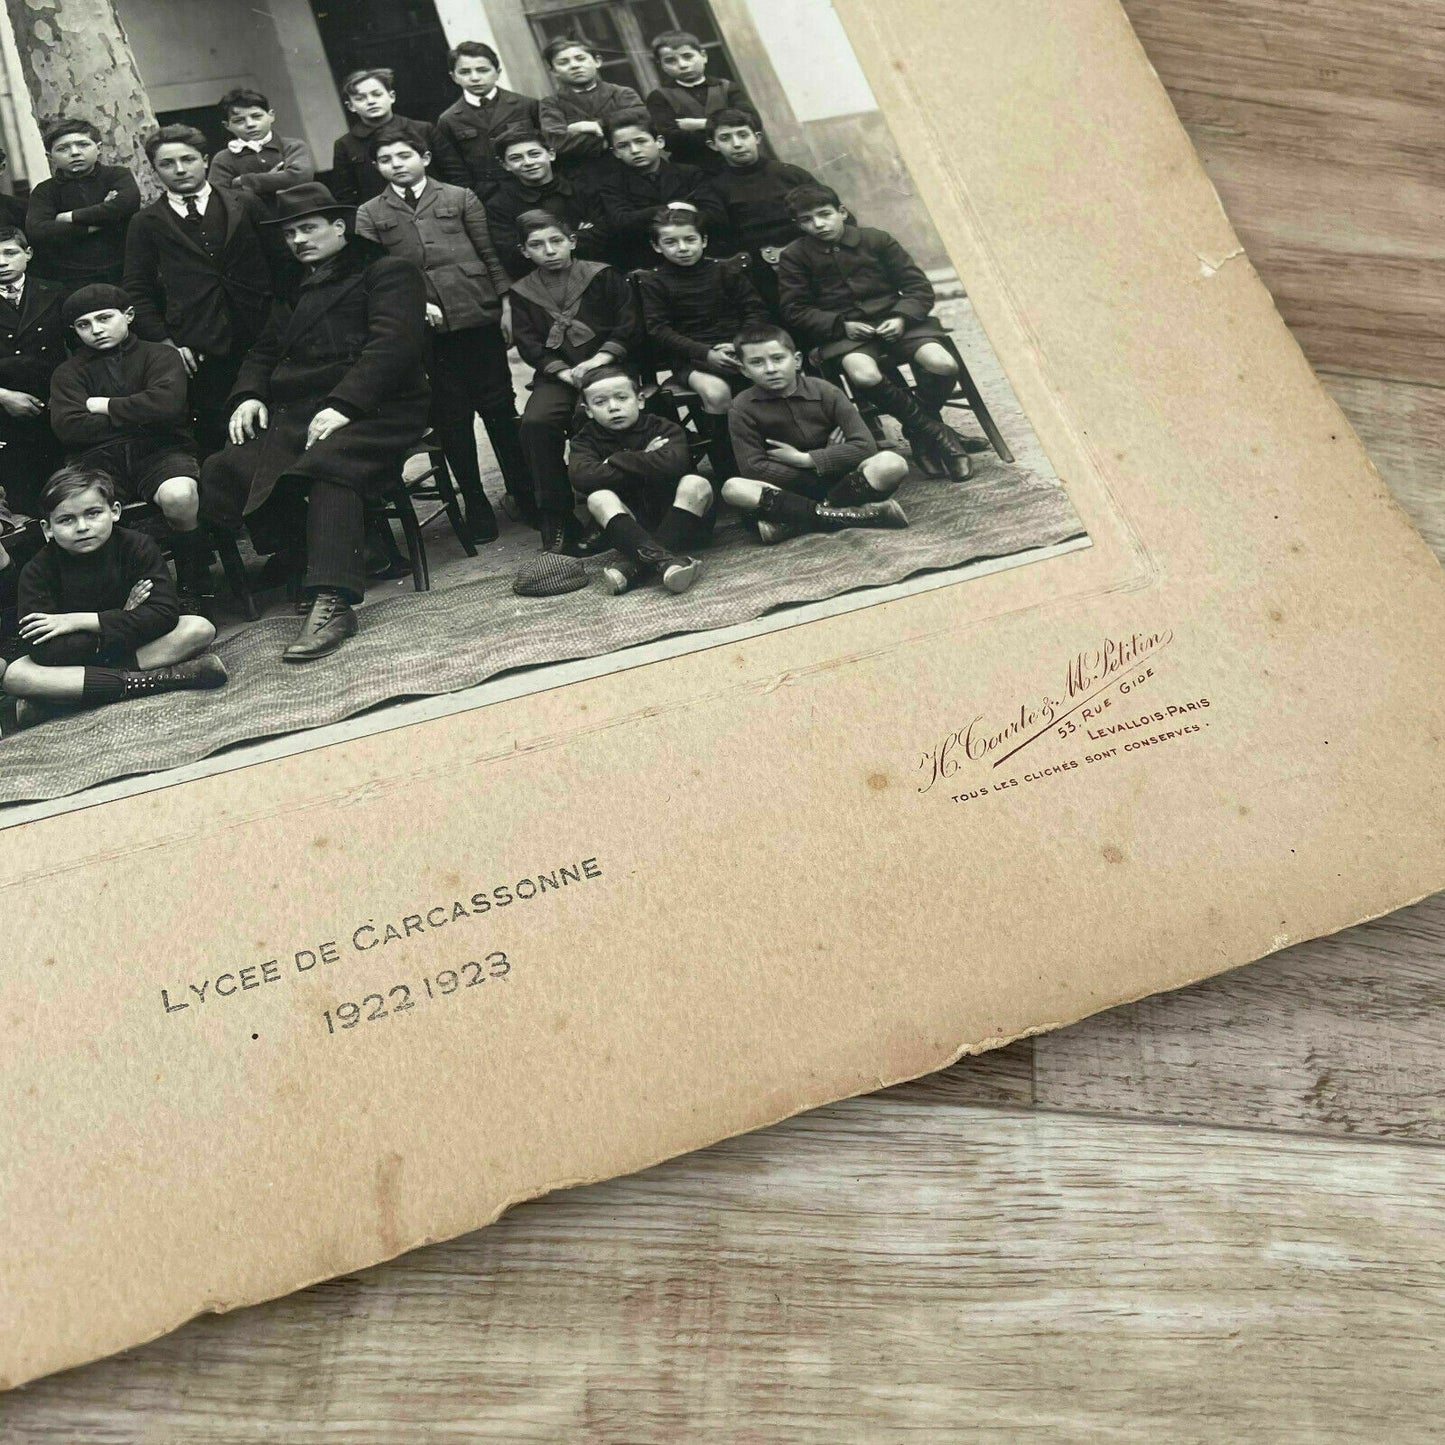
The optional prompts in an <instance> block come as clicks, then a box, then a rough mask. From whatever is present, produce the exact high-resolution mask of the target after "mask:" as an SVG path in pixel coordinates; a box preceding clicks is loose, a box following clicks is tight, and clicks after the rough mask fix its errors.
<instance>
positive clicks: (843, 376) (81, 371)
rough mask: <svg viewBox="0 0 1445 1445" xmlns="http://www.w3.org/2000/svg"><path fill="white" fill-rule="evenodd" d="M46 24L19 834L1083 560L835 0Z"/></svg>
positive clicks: (143, 1)
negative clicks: (899, 600) (421, 712)
mask: <svg viewBox="0 0 1445 1445" xmlns="http://www.w3.org/2000/svg"><path fill="white" fill-rule="evenodd" d="M66 8H67V3H66V0H59V3H58V5H57V6H56V7H54V9H55V14H54V15H53V16H52V17H51V21H50V22H40V21H33V20H31V19H30V18H28V11H27V9H26V7H25V6H17V5H9V6H6V7H3V8H0V32H3V33H0V58H3V74H0V86H3V94H0V144H3V149H4V157H3V159H4V162H5V169H4V171H3V174H0V188H3V194H0V488H3V493H0V668H3V672H0V689H3V695H0V826H6V825H7V824H8V823H9V822H13V821H21V820H23V819H24V818H25V817H29V816H34V815H35V806H36V805H40V804H48V805H49V808H48V810H49V811H56V810H58V809H60V808H63V807H70V806H82V805H86V804H87V803H90V802H94V801H101V800H103V798H104V797H105V796H112V795H114V790H115V788H116V787H117V786H120V785H122V784H124V785H125V786H126V787H128V788H129V790H131V791H135V790H137V789H139V788H142V787H154V786H165V785H167V784H169V783H170V782H174V781H179V780H180V779H182V778H184V777H193V776H196V775H198V769H200V770H201V771H220V770H222V769H225V768H230V767H239V766H245V765H248V764H251V763H254V762H257V761H261V760H264V758H266V757H268V756H274V755H275V754H276V750H277V748H278V746H280V745H281V744H280V743H279V742H278V740H285V744H284V746H285V748H286V750H290V751H294V750H296V747H297V746H298V745H302V746H315V745H322V744H324V743H327V742H331V741H335V740H336V739H337V738H338V737H339V736H343V735H345V736H354V735H356V734H357V733H358V732H365V731H378V730H382V729H385V728H390V727H396V726H401V725H405V724H406V723H407V722H408V721H409V720H411V719H412V718H413V717H414V716H415V713H414V711H410V712H409V711H408V707H409V706H411V705H414V704H415V703H416V701H417V700H418V699H437V698H446V699H447V708H448V710H456V709H459V708H464V707H477V706H484V705H485V704H486V703H488V702H490V701H493V700H495V699H496V698H497V697H499V696H516V695H517V694H518V693H519V692H526V691H534V690H538V689H541V688H547V687H553V686H558V685H563V684H565V683H566V682H568V681H570V680H572V679H574V678H575V677H578V676H582V675H596V674H597V673H598V672H599V671H610V670H615V669H620V668H627V667H631V666H636V665H639V664H641V663H645V662H647V661H650V660H652V659H654V658H656V657H658V656H665V655H675V654H676V653H677V652H679V651H688V650H692V649H696V648H706V647H708V646H712V645H715V644H716V643H717V642H719V641H724V640H732V639H733V638H735V637H737V636H740V635H748V634H749V633H756V632H761V631H767V630H772V629H775V628H781V627H788V626H793V625H796V624H798V623H800V622H805V621H808V620H810V619H812V618H815V617H819V616H825V615H831V614H834V613H837V612H839V611H844V610H849V609H851V608H855V607H863V606H870V605H874V604H875V603H877V602H880V601H883V600H886V599H888V598H889V597H895V596H899V595H902V594H903V593H905V592H908V591H916V590H920V589H922V588H924V587H935V586H953V585H966V584H967V582H968V580H969V579H970V578H971V577H974V576H978V575H981V574H983V573H986V572H994V571H998V570H1000V569H1001V568H1005V567H1013V566H1019V565H1024V564H1028V563H1033V562H1040V561H1046V560H1047V559H1050V558H1053V557H1057V556H1059V555H1061V554H1062V553H1065V552H1068V551H1072V550H1075V549H1077V548H1080V547H1086V546H1088V545H1089V539H1088V536H1087V535H1086V533H1085V530H1084V527H1083V525H1082V523H1081V522H1080V520H1079V517H1078V515H1077V513H1076V512H1075V509H1074V507H1073V505H1072V503H1071V501H1070V499H1069V496H1068V494H1067V491H1066V488H1065V487H1064V486H1063V485H1062V484H1061V482H1060V480H1059V478H1058V477H1057V476H1056V475H1055V473H1054V471H1053V470H1052V468H1051V467H1050V465H1049V463H1048V460H1047V459H1046V457H1045V456H1044V454H1043V451H1042V449H1041V447H1040V446H1039V443H1038V441H1037V439H1036V437H1035V435H1034V433H1033V430H1032V428H1031V426H1030V424H1029V421H1028V418H1027V417H1026V416H1025V415H1024V414H1023V412H1022V410H1021V409H1020V407H1019V404H1018V402H1017V400H1016V398H1015V396H1014V394H1013V392H1012V390H1011V388H1010V386H1009V383H1008V381H1007V378H1006V377H1005V375H1004V372H1003V370H1002V368H1001V366H1000V365H999V362H998V360H997V358H996V357H995V355H994V353H993V351H992V349H991V348H990V346H989V343H988V341H987V338H986V337H985V335H984V333H983V331H982V329H981V327H980V326H979V324H978V322H977V320H976V319H975V316H974V314H973V310H972V308H971V306H970V303H969V299H968V294H967V290H966V287H965V285H964V282H963V280H962V279H961V278H960V276H959V275H958V274H957V272H956V271H955V269H954V267H953V265H952V263H951V261H950V258H949V256H948V255H947V253H946V251H945V249H944V247H943V244H942V242H941V240H940V238H939V236H938V233H937V231H936V230H935V228H934V226H933V224H932V222H931V221H930V219H929V216H928V213H927V210H926V208H925V207H924V205H923V204H922V202H921V201H920V200H919V198H918V196H917V195H916V193H915V190H914V187H913V184H912V182H911V180H910V177H909V173H908V167H907V157H905V156H901V155H900V154H899V153H898V150H897V147H896V146H895V144H894V142H893V139H892V137H891V135H890V133H889V130H888V127H887V124H886V122H885V121H884V119H883V117H882V115H881V114H880V112H879V109H878V105H877V102H876V101H875V99H874V97H873V95H872V92H871V91H870V89H869V86H868V83H867V80H866V78H865V76H864V74H863V71H862V69H861V68H860V66H859V64H858V60H857V57H856V56H855V54H854V52H853V50H852V48H851V46H850V43H849V41H848V38H847V34H846V32H845V30H844V28H843V25H842V23H841V22H840V20H839V19H838V17H837V15H836V14H835V13H834V11H833V9H832V7H831V5H830V4H829V3H828V0H713V3H708V0H602V3H598V0H407V3H395V0H345V3H341V0H330V3H328V0H309V3H308V0H257V3H255V4H249V5H244V6H242V5H237V4H234V3H232V0H110V3H109V4H103V5H100V6H97V5H95V4H94V3H87V4H86V5H85V6H84V7H83V10H84V20H83V22H82V19H81V16H80V9H81V7H79V6H77V15H76V17H75V19H76V24H74V25H73V26H67V25H66V24H65V23H64V21H65V13H64V12H65V11H66ZM97 11H99V12H100V13H101V15H102V21H103V23H102V25H101V26H100V27H99V28H97V26H96V25H95V15H96V13H97ZM579 669H580V670H579ZM339 728H344V732H339V731H338V729H339ZM106 788H109V789H110V790H111V791H110V793H107V792H106V791H105V789H106ZM26 805H28V806H26Z"/></svg>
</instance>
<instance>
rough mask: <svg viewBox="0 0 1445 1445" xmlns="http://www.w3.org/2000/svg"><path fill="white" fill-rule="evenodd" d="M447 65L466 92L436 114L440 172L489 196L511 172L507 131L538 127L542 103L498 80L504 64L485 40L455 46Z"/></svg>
mask: <svg viewBox="0 0 1445 1445" xmlns="http://www.w3.org/2000/svg"><path fill="white" fill-rule="evenodd" d="M447 68H448V69H449V70H450V71H451V76H452V79H453V80H454V81H455V82H456V84H457V86H458V88H459V89H460V90H461V92H462V93H461V96H460V98H459V99H458V100H456V101H455V102H454V103H453V104H452V105H449V106H448V107H447V108H446V109H445V110H444V111H442V113H441V115H440V116H439V117H438V118H437V123H436V142H435V147H436V148H435V150H434V152H433V154H434V156H435V159H436V173H437V176H438V177H439V178H440V179H441V180H444V181H446V182H447V183H448V184H450V185H453V186H470V187H471V188H472V190H473V191H475V192H476V194H477V198H478V199H479V200H482V201H485V200H486V199H487V198H488V196H490V195H491V193H492V192H493V191H494V190H496V188H497V186H498V185H499V184H500V183H501V180H502V177H503V176H505V175H506V171H505V170H504V169H503V168H502V163H501V161H500V160H499V159H498V157H497V154H496V145H497V141H498V139H499V138H500V137H501V136H504V135H505V134H506V133H507V132H508V131H513V130H533V131H534V130H536V129H537V102H536V101H535V100H534V99H533V98H532V97H531V96H530V95H518V94H517V92H516V91H514V90H504V89H503V88H502V87H501V86H500V85H499V84H498V83H497V82H498V81H499V80H500V78H501V72H502V63H501V61H500V60H498V59H497V52H496V51H495V50H493V49H492V47H491V46H490V45H485V44H483V43H482V41H480V40H463V41H462V43H461V44H460V45H457V46H454V47H453V48H452V50H451V51H450V53H449V54H448V56H447Z"/></svg>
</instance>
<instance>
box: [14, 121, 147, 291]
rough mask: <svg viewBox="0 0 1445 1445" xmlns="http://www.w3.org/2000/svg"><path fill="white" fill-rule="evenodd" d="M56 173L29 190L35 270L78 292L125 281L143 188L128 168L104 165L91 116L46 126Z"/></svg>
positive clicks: (28, 220) (27, 229)
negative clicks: (128, 241)
mask: <svg viewBox="0 0 1445 1445" xmlns="http://www.w3.org/2000/svg"><path fill="white" fill-rule="evenodd" d="M44 138H45V149H46V151H47V152H49V155H50V169H51V175H50V179H49V180H44V181H41V182H40V184H39V185H38V186H36V187H35V189H34V190H33V191H32V192H31V193H30V207H29V210H28V212H27V213H26V217H25V233H26V235H28V236H29V237H30V242H31V244H32V245H33V246H34V247H35V260H36V270H37V271H38V272H39V274H41V275H43V276H48V277H50V279H51V280H54V281H59V282H61V283H63V284H64V285H65V286H66V287H67V288H69V289H70V290H72V291H74V290H75V289H76V288H78V287H80V286H87V285H89V284H90V283H91V282H93V281H103V282H106V283H108V284H109V285H112V286H118V285H119V284H120V280H121V276H122V274H123V273H124V270H125V231H126V227H127V226H128V225H129V224H130V218H131V217H132V216H133V215H135V213H136V212H137V211H138V210H140V190H139V188H138V187H137V186H136V183H135V177H134V176H133V175H131V173H130V172H129V171H128V170H127V169H126V168H125V167H124V166H107V165H102V164H101V161H100V132H99V131H98V130H97V129H96V128H95V126H93V125H92V124H91V123H90V122H89V121H88V120H75V119H71V118H68V117H67V118H64V119H61V120H57V121H54V122H52V123H51V124H50V125H48V126H46V128H45V133H44Z"/></svg>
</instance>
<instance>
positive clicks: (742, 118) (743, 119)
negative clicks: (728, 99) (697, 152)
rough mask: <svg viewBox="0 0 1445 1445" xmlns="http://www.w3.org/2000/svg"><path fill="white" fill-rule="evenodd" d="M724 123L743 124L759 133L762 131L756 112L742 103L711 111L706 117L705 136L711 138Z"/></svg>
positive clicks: (761, 124)
mask: <svg viewBox="0 0 1445 1445" xmlns="http://www.w3.org/2000/svg"><path fill="white" fill-rule="evenodd" d="M725 125H745V126H747V128H748V129H749V130H755V131H757V133H758V134H759V135H762V133H763V123H762V121H761V120H759V119H758V114H757V112H756V111H752V110H749V109H748V108H747V107H746V106H744V105H729V106H725V107H724V108H723V109H722V110H715V111H713V113H712V114H711V115H710V116H708V118H707V138H708V139H709V140H711V139H712V138H713V137H714V136H715V135H716V134H717V133H718V131H720V130H721V129H722V128H723V126H725Z"/></svg>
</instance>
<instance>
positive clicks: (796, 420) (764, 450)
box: [723, 325, 908, 543]
mask: <svg viewBox="0 0 1445 1445" xmlns="http://www.w3.org/2000/svg"><path fill="white" fill-rule="evenodd" d="M737 351H738V360H739V363H740V364H741V366H742V368H743V370H744V371H745V372H746V373H747V375H748V378H749V379H750V380H751V381H752V383H753V385H752V386H751V387H750V388H749V389H748V390H747V391H745V392H743V394H742V395H741V396H739V397H738V398H737V399H736V400H735V401H734V402H733V406H732V410H731V411H730V412H729V413H728V423H729V426H730V428H731V430H732V442H733V450H734V451H735V452H736V453H737V459H738V473H739V475H737V476H735V477H730V478H729V479H728V480H727V481H726V482H725V483H724V484H723V499H724V500H725V501H728V502H731V503H732V504H733V506H735V507H737V508H738V509H739V510H741V511H743V512H745V513H747V514H749V515H751V516H754V517H756V518H757V522H758V539H759V541H762V542H765V543H774V542H781V541H784V540H785V539H786V538H788V537H792V536H796V535H797V534H798V533H799V532H805V531H815V532H817V531H822V532H835V531H839V530H841V529H843V528H846V527H885V528H895V527H906V526H907V525H908V518H907V517H906V516H905V515H904V512H903V509H902V508H901V507H900V506H899V505H898V503H897V502H895V501H894V500H893V496H892V494H893V492H894V491H896V490H897V488H898V485H899V483H901V482H902V481H903V479H904V477H906V476H907V475H908V463H907V462H905V461H904V460H903V458H902V457H900V456H899V455H898V454H897V453H896V452H892V451H880V450H879V448H878V443H877V442H875V441H874V440H873V434H872V433H871V432H870V431H869V430H868V427H867V424H866V423H865V422H864V420H863V418H862V417H861V416H860V415H859V414H858V408H857V407H855V406H854V405H853V403H852V402H851V401H849V400H848V398H847V397H846V396H844V395H843V393H842V391H840V390H839V389H838V388H837V387H836V386H834V385H832V383H831V382H827V381H821V380H819V379H818V378H816V377H812V376H805V375H803V374H802V361H803V359H802V356H801V355H800V354H799V352H798V350H797V348H796V346H795V344H794V342H793V338H792V337H791V336H789V335H788V333H787V332H786V331H784V330H783V329H782V327H780V326H772V325H765V326H752V327H748V328H747V329H746V330H744V331H742V332H740V333H739V334H738V338H737Z"/></svg>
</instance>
